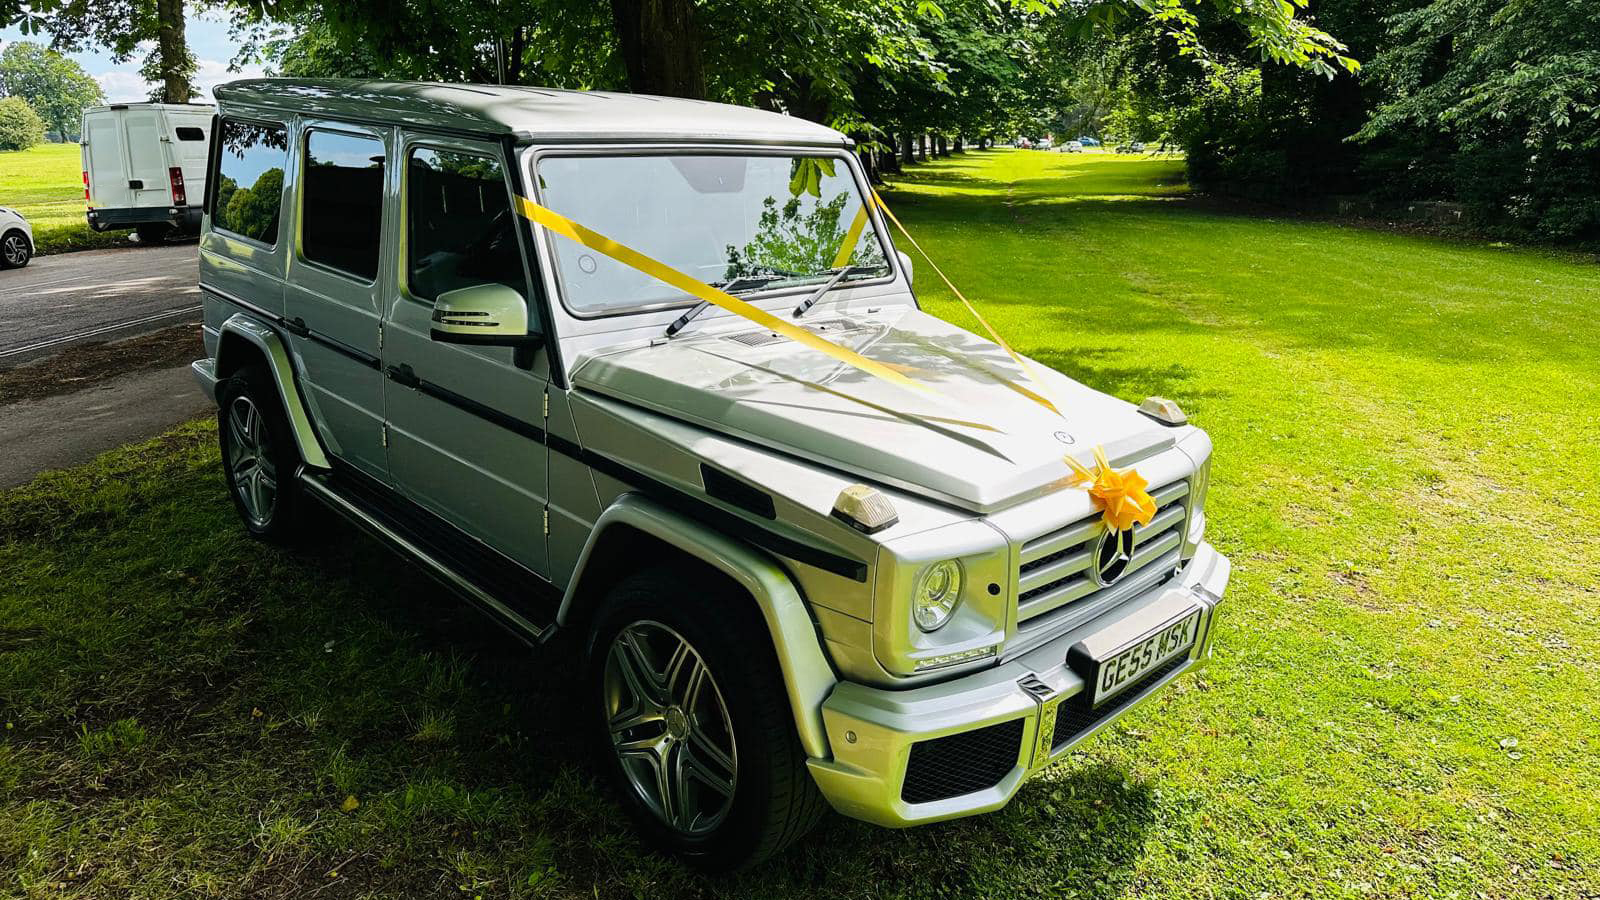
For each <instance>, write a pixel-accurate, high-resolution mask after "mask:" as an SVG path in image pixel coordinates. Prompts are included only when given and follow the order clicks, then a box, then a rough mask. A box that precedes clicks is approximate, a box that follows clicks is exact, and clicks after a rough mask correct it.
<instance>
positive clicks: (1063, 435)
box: [1055, 431, 1078, 444]
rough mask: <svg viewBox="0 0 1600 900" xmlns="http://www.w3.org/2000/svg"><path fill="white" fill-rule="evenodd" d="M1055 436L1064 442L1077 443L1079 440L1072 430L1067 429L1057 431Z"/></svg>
mask: <svg viewBox="0 0 1600 900" xmlns="http://www.w3.org/2000/svg"><path fill="white" fill-rule="evenodd" d="M1055 438H1056V440H1058V441H1060V442H1061V443H1063V444H1076V443H1077V442H1078V439H1077V438H1075V437H1073V436H1072V433H1071V432H1067V431H1058V432H1056V433H1055Z"/></svg>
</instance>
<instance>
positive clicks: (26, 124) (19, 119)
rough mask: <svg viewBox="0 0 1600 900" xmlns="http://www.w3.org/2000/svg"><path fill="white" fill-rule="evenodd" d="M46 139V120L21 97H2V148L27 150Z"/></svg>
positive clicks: (0, 129) (0, 115)
mask: <svg viewBox="0 0 1600 900" xmlns="http://www.w3.org/2000/svg"><path fill="white" fill-rule="evenodd" d="M43 140H44V120H43V119H41V118H39V114H38V113H36V112H34V110H33V107H32V106H29V105H28V101H26V100H24V99H22V98H21V97H4V98H0V150H26V149H28V148H29V147H32V146H33V145H35V144H37V143H39V142H41V141H43Z"/></svg>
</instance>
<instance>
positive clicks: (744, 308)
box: [517, 196, 931, 394]
mask: <svg viewBox="0 0 1600 900" xmlns="http://www.w3.org/2000/svg"><path fill="white" fill-rule="evenodd" d="M517 211H518V212H519V213H521V214H522V215H523V216H525V217H527V218H528V219H529V220H530V221H532V222H535V223H537V224H539V225H543V226H544V227H545V228H548V229H550V230H551V231H553V232H555V233H556V234H559V235H561V236H562V237H565V238H569V239H571V240H573V241H576V242H578V243H579V244H582V245H583V246H585V247H588V248H589V249H591V250H595V251H597V252H600V253H604V254H605V255H606V256H609V257H611V258H612V259H614V260H616V261H617V262H620V263H622V264H623V265H625V266H629V267H631V268H634V269H638V270H639V271H641V272H643V273H645V274H646V275H649V276H650V277H651V278H654V279H656V280H657V281H661V282H664V283H666V284H670V285H672V286H673V287H675V288H677V289H678V290H680V291H683V292H684V293H685V294H688V295H689V296H691V297H696V298H699V299H701V300H704V301H706V302H707V303H710V304H711V305H712V306H717V307H721V308H722V309H725V310H727V311H728V312H731V313H733V314H734V315H736V316H740V317H742V318H745V319H749V320H750V321H752V322H754V323H756V324H757V325H760V326H761V327H763V328H766V329H768V330H770V331H772V332H774V333H776V334H781V335H783V336H784V337H786V338H788V339H789V340H791V341H794V342H796V343H798V344H802V345H804V346H807V347H810V348H811V349H813V350H815V351H817V352H818V353H826V354H827V355H829V356H831V357H833V358H834V359H837V360H838V361H840V362H842V363H844V364H845V365H847V366H852V367H854V368H857V369H860V370H861V371H863V372H866V373H867V374H868V375H875V376H877V377H879V378H882V379H883V380H885V381H888V382H892V383H894V384H897V385H900V386H901V387H905V388H910V389H912V390H915V391H918V392H921V393H924V394H929V393H931V390H930V389H929V388H928V387H927V386H926V385H922V384H918V383H917V382H915V381H912V380H911V379H909V378H907V377H906V376H904V375H902V374H900V373H899V372H896V371H895V370H894V369H892V368H890V367H889V366H886V365H884V364H883V363H880V362H876V361H874V360H871V359H868V358H867V357H865V356H862V355H861V354H859V353H857V352H855V351H854V350H850V349H848V348H846V347H841V346H839V345H838V344H835V343H833V342H832V341H828V340H824V339H823V338H821V337H819V336H818V335H817V334H816V333H815V332H812V331H807V330H806V329H804V328H799V327H797V326H794V325H791V324H789V323H788V322H785V321H783V320H782V319H780V318H778V317H777V316H775V315H773V314H772V313H769V312H767V311H766V310H764V309H762V308H761V307H759V306H756V305H754V304H752V303H746V302H745V301H743V300H740V299H739V298H738V297H735V296H733V295H732V294H730V293H728V292H726V291H722V290H718V289H717V288H714V287H712V286H711V285H709V284H706V283H705V282H703V281H701V280H700V279H698V278H695V277H693V276H691V275H685V274H684V273H682V272H679V271H678V270H677V269H674V268H672V267H671V266H669V265H667V264H666V263H663V262H661V261H659V260H656V259H652V258H650V257H648V256H646V255H644V254H643V253H640V252H639V251H637V250H635V249H633V248H632V247H629V246H627V245H626V244H622V243H619V242H617V241H614V240H612V239H611V238H608V237H606V236H605V235H603V234H600V233H599V232H597V231H591V230H589V229H588V228H585V227H583V226H582V225H579V224H578V223H577V222H574V221H572V220H571V219H569V218H567V217H566V216H563V215H562V214H560V213H558V212H556V211H555V210H552V209H549V208H547V207H543V206H540V205H539V204H537V203H535V202H533V201H532V200H529V199H528V198H526V197H520V196H519V197H517Z"/></svg>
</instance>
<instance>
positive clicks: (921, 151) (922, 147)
mask: <svg viewBox="0 0 1600 900" xmlns="http://www.w3.org/2000/svg"><path fill="white" fill-rule="evenodd" d="M917 159H920V160H922V161H923V162H927V161H928V133H927V132H926V131H924V132H923V133H921V134H919V135H917Z"/></svg>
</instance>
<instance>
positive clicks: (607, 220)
mask: <svg viewBox="0 0 1600 900" xmlns="http://www.w3.org/2000/svg"><path fill="white" fill-rule="evenodd" d="M538 176H539V177H538V183H539V189H540V192H541V197H542V202H543V204H544V205H545V206H547V207H549V208H550V209H553V210H555V211H556V212H558V213H561V214H562V215H564V216H566V217H567V218H569V219H572V220H573V221H575V222H577V223H579V224H581V225H584V226H587V227H588V228H590V229H592V230H594V231H598V232H600V233H601V234H603V235H605V236H606V237H609V238H612V239H614V240H617V241H620V242H621V243H623V244H627V245H628V246H630V247H632V248H633V249H635V250H638V251H639V252H641V253H643V254H645V255H647V256H650V257H652V258H654V259H657V260H659V261H661V262H663V263H665V264H667V265H669V266H671V267H673V268H674V269H677V270H678V271H680V272H683V273H684V274H686V275H692V276H694V277H695V278H698V279H700V280H701V281H704V282H707V283H709V284H712V285H716V286H718V287H726V288H727V289H728V290H729V291H730V292H731V293H749V292H753V291H756V290H779V289H783V288H788V287H799V286H805V285H813V286H815V285H820V284H822V283H825V282H827V281H828V280H829V279H831V278H832V277H834V275H836V274H838V272H839V270H840V268H842V267H845V266H851V267H854V268H852V269H851V270H850V271H849V272H848V273H846V275H845V277H843V278H842V279H841V281H840V283H841V284H843V283H846V282H851V281H861V280H864V279H870V278H879V277H882V276H884V275H887V274H888V273H889V266H888V263H887V262H886V261H885V256H884V249H883V244H882V242H881V241H879V239H878V235H877V233H876V231H875V230H874V229H873V227H872V222H871V220H870V219H868V218H864V217H860V213H861V211H862V198H861V194H860V192H859V191H858V190H856V183H855V179H854V178H852V177H851V172H850V168H849V166H848V165H847V164H846V163H845V161H844V160H843V159H840V158H838V157H834V156H783V155H776V156H736V155H728V154H699V155H689V154H684V155H670V156H669V155H638V156H551V157H546V158H544V159H541V160H540V161H539V163H538ZM552 244H553V246H554V250H555V258H556V265H557V268H558V270H559V271H560V275H561V284H562V289H563V294H564V297H565V299H566V303H567V306H568V308H570V309H571V310H572V311H573V312H574V313H576V314H578V315H583V316H592V315H601V314H607V313H616V312H625V311H629V310H636V309H640V308H643V307H651V306H663V305H675V304H680V303H690V302H693V301H692V300H691V299H690V298H688V297H686V296H685V295H684V294H683V293H681V292H679V291H678V290H676V289H674V288H672V287H669V286H668V285H666V284H663V283H662V282H660V281H657V280H656V279H654V278H651V277H650V276H648V275H645V274H644V273H642V272H640V271H638V270H636V269H633V268H630V267H628V266H626V265H623V264H622V263H619V262H617V261H615V260H613V259H611V258H610V257H608V256H605V255H603V254H601V253H597V252H595V251H593V250H590V249H589V248H587V247H584V246H582V245H580V244H577V243H575V242H573V241H569V240H567V239H566V238H562V237H556V238H553V240H552Z"/></svg>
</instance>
